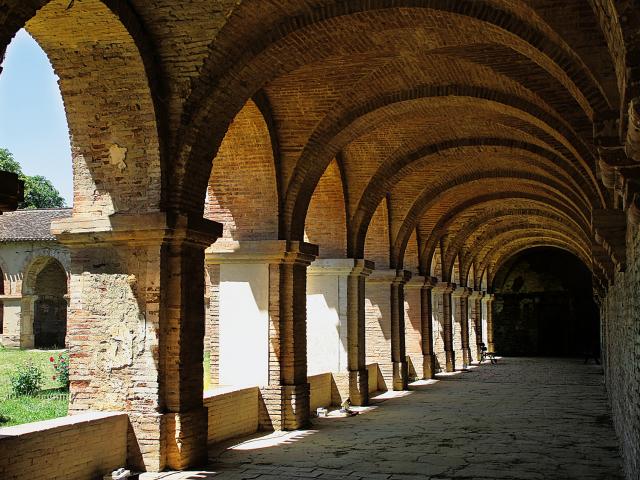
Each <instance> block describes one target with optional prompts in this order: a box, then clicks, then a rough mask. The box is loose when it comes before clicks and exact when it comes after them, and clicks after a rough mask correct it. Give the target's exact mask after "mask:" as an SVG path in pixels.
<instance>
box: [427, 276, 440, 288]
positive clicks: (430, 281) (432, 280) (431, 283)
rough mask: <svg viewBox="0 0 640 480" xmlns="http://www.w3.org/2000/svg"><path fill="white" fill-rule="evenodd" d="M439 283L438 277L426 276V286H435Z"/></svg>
mask: <svg viewBox="0 0 640 480" xmlns="http://www.w3.org/2000/svg"><path fill="white" fill-rule="evenodd" d="M437 284H438V278H437V277H424V287H425V288H429V289H431V288H434V287H435V286H436V285H437Z"/></svg>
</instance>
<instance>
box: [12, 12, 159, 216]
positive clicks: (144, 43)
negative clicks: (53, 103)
mask: <svg viewBox="0 0 640 480" xmlns="http://www.w3.org/2000/svg"><path fill="white" fill-rule="evenodd" d="M68 5H69V2H65V1H64V0H51V1H49V2H45V1H40V2H35V5H34V4H32V5H30V6H22V7H17V6H15V5H14V6H12V7H11V9H10V11H9V13H8V15H11V16H10V17H8V18H7V20H6V22H3V23H2V26H1V27H0V30H1V31H2V34H3V37H2V41H3V43H1V44H0V50H2V51H4V49H5V48H6V44H5V43H4V41H5V40H6V41H8V39H9V38H10V37H12V36H13V35H14V34H15V33H16V31H17V30H18V29H19V28H21V27H25V28H26V29H27V31H28V32H29V33H30V34H31V35H32V36H33V37H34V38H35V40H36V41H37V42H38V44H39V45H40V46H41V47H42V49H43V50H44V51H45V53H46V54H47V56H48V58H49V60H50V61H51V64H52V66H53V68H54V71H55V73H56V74H57V75H58V77H59V79H60V80H59V86H60V90H61V93H62V98H63V102H64V105H65V110H66V112H67V120H68V125H69V131H70V136H71V147H72V160H73V164H74V168H73V172H74V179H73V180H74V212H75V213H83V214H92V215H94V216H108V215H110V214H112V213H115V212H129V213H134V212H142V211H147V212H148V211H158V210H160V208H161V205H162V201H163V198H162V190H163V188H162V187H163V182H164V181H165V178H164V177H163V165H164V155H163V154H162V153H163V148H164V147H163V145H162V144H161V140H160V137H161V136H160V135H159V132H160V131H162V129H163V124H164V123H163V119H162V114H161V112H160V109H158V108H157V107H158V103H159V101H158V98H159V95H160V92H159V90H160V85H159V84H158V83H157V82H156V81H155V80H150V79H155V77H156V66H155V63H154V61H153V53H152V50H151V46H150V42H148V39H147V38H146V36H145V34H144V30H143V29H142V28H141V26H140V24H139V23H138V20H137V17H136V15H135V14H134V13H133V12H132V11H131V9H130V7H129V6H128V3H127V2H124V1H118V0H112V1H105V2H102V1H99V0H85V1H83V2H76V3H75V4H74V6H73V8H68V9H67V6H68ZM12 14H13V15H12ZM123 92H126V94H123ZM125 149H126V150H125ZM125 151H126V154H125V157H124V160H123V161H121V159H120V158H118V152H125ZM110 152H111V153H110Z"/></svg>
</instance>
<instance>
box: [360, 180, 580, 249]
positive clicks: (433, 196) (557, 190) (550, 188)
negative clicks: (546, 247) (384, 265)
mask: <svg viewBox="0 0 640 480" xmlns="http://www.w3.org/2000/svg"><path fill="white" fill-rule="evenodd" d="M496 181H499V182H501V183H505V182H516V183H518V184H519V186H520V188H521V189H522V190H528V189H531V188H536V189H538V190H539V193H542V192H546V196H547V197H551V198H555V200H556V201H559V202H566V203H567V206H568V207H569V208H570V209H571V210H572V211H573V212H574V215H575V216H576V217H582V218H583V219H584V220H585V221H588V214H587V213H585V212H588V210H584V209H582V208H580V207H579V206H578V205H577V204H576V201H575V197H574V196H573V194H572V193H571V192H569V191H567V189H566V188H565V187H564V186H563V185H559V184H554V182H550V181H549V179H548V178H543V177H539V176H533V175H530V174H528V173H523V172H514V171H500V170H496V171H491V172H487V171H480V172H476V173H473V174H469V175H460V176H459V177H454V178H453V179H452V180H451V181H448V182H446V183H445V184H443V185H439V186H438V187H437V188H426V189H424V190H423V192H422V193H421V194H420V195H419V196H418V198H416V199H415V201H414V202H413V205H412V206H411V208H410V210H409V212H408V213H407V214H406V215H405V216H404V219H403V220H402V224H401V226H400V227H399V228H398V229H397V232H398V233H397V234H396V236H395V238H394V243H393V245H394V251H393V258H394V259H396V258H397V257H398V253H399V251H400V250H399V249H401V248H403V246H404V245H405V243H406V239H407V237H408V235H409V234H410V232H411V229H413V228H414V227H415V225H416V224H417V223H418V221H419V219H420V218H421V217H423V215H424V213H425V212H426V211H428V210H429V209H430V208H432V207H434V206H436V205H438V202H440V203H442V196H443V195H445V194H447V195H449V196H453V195H458V196H459V199H460V201H459V203H461V202H463V201H465V200H466V199H467V198H468V197H469V194H470V193H472V194H474V195H477V192H478V191H482V192H483V193H490V192H491V191H493V192H496V190H495V188H492V190H487V191H485V189H486V188H488V187H487V186H484V185H483V184H490V183H491V182H496ZM534 186H535V187H534ZM512 188H513V184H511V185H510V186H509V187H508V188H504V190H511V189H512ZM359 242H361V240H359ZM359 245H361V243H359V244H357V245H356V248H358V246H359ZM356 252H358V250H356Z"/></svg>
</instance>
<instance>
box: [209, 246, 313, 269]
mask: <svg viewBox="0 0 640 480" xmlns="http://www.w3.org/2000/svg"><path fill="white" fill-rule="evenodd" d="M317 255H318V246H317V245H313V244H311V243H306V242H297V241H289V240H243V241H239V242H225V243H224V244H221V245H217V244H215V243H214V244H213V245H211V246H210V247H209V248H207V249H206V250H205V262H206V263H207V264H209V265H220V264H228V263H241V264H247V263H269V264H281V263H298V264H302V265H309V264H311V262H313V261H314V260H315V258H316V256H317Z"/></svg>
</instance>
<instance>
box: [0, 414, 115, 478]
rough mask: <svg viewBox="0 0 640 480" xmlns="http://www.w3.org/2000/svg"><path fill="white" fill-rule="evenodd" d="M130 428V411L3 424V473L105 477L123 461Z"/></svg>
mask: <svg viewBox="0 0 640 480" xmlns="http://www.w3.org/2000/svg"><path fill="white" fill-rule="evenodd" d="M127 428H128V417H127V415H126V414H124V413H112V412H88V413H83V414H80V415H72V416H68V417H62V418H56V419H53V420H45V421H43V422H34V423H27V424H24V425H17V426H15V427H6V428H0V478H1V479H3V480H21V479H24V480H53V479H64V480H74V479H78V480H86V479H98V478H102V476H103V475H105V474H107V473H109V472H111V471H113V470H115V469H117V468H119V467H123V466H124V465H125V463H126V458H127Z"/></svg>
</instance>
